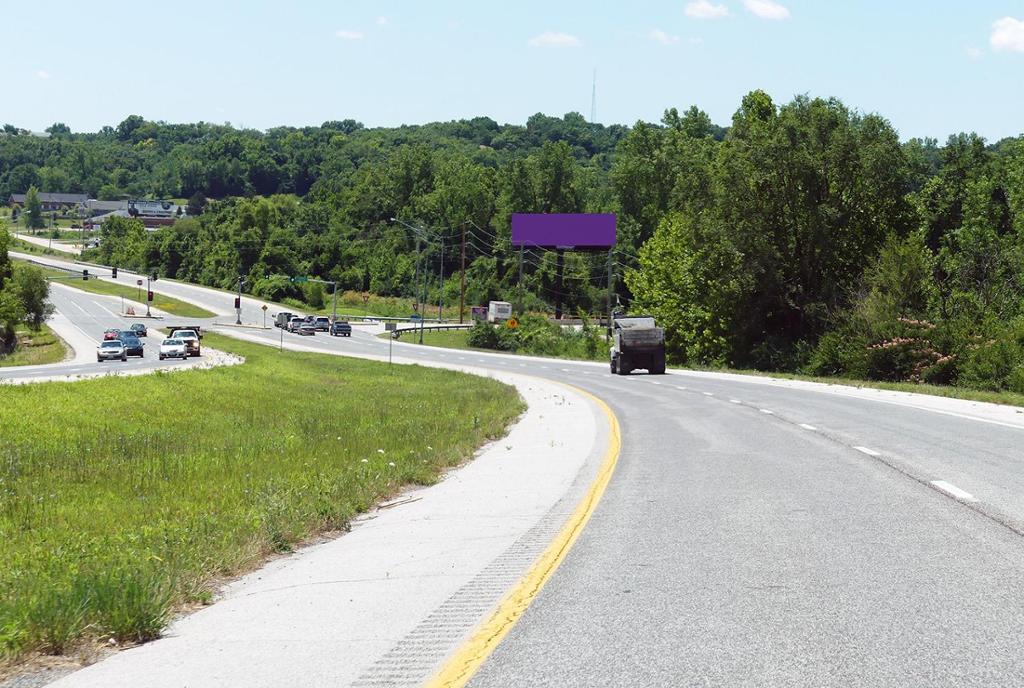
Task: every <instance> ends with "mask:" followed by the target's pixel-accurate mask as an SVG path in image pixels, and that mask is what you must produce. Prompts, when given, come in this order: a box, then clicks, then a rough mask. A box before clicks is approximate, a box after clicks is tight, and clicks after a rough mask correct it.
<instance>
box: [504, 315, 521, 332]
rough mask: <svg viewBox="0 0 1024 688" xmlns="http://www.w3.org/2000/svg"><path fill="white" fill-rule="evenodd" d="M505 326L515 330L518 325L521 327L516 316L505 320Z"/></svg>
mask: <svg viewBox="0 0 1024 688" xmlns="http://www.w3.org/2000/svg"><path fill="white" fill-rule="evenodd" d="M505 327H507V328H508V329H510V330H514V329H516V328H517V327H519V321H518V320H516V319H515V318H509V319H508V320H506V321H505Z"/></svg>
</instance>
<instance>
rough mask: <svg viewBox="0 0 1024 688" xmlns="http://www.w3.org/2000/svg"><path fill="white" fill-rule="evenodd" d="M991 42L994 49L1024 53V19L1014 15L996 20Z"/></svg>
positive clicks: (993, 25)
mask: <svg viewBox="0 0 1024 688" xmlns="http://www.w3.org/2000/svg"><path fill="white" fill-rule="evenodd" d="M989 43H990V44H991V45H992V49H993V50H998V51H1010V52H1015V53H1024V21H1021V20H1020V19H1014V18H1013V17H1003V18H1002V19H998V20H996V21H995V22H994V23H993V24H992V36H991V37H990V38H989Z"/></svg>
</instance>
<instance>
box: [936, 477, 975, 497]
mask: <svg viewBox="0 0 1024 688" xmlns="http://www.w3.org/2000/svg"><path fill="white" fill-rule="evenodd" d="M932 485H933V486H934V487H935V488H937V489H939V490H942V491H943V492H945V493H946V494H948V495H949V496H950V497H954V498H956V499H959V500H960V501H962V502H976V501H978V500H977V499H976V498H975V497H974V495H972V494H971V493H970V492H965V491H964V490H961V489H960V488H959V487H957V486H956V485H954V484H953V483H947V482H946V481H945V480H933V481H932Z"/></svg>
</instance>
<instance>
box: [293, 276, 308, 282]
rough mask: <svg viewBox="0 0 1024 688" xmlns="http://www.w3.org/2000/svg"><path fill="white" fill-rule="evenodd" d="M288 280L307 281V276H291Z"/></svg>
mask: <svg viewBox="0 0 1024 688" xmlns="http://www.w3.org/2000/svg"><path fill="white" fill-rule="evenodd" d="M290 281H292V282H308V281H309V278H308V277H292V278H290Z"/></svg>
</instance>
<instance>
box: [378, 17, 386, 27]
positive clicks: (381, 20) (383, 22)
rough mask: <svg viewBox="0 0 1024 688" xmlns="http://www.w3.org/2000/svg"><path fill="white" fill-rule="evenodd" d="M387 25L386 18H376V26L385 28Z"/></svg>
mask: <svg viewBox="0 0 1024 688" xmlns="http://www.w3.org/2000/svg"><path fill="white" fill-rule="evenodd" d="M387 23H388V18H387V17H377V26H386V25H387Z"/></svg>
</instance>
